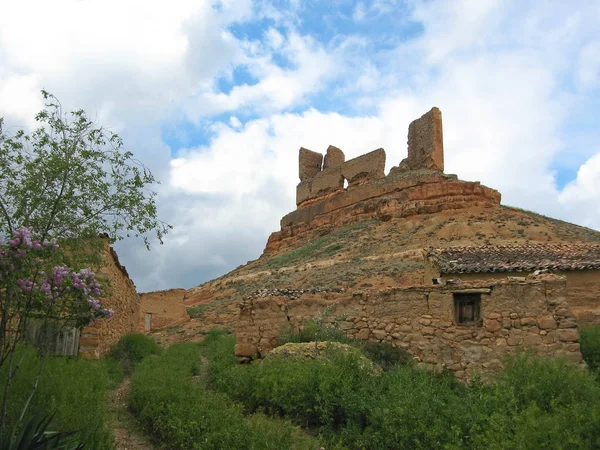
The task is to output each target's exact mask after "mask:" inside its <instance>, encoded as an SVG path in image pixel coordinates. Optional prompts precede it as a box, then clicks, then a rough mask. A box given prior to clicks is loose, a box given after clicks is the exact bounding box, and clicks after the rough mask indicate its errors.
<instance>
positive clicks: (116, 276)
mask: <svg viewBox="0 0 600 450" xmlns="http://www.w3.org/2000/svg"><path fill="white" fill-rule="evenodd" d="M102 258H103V264H102V267H101V269H100V270H97V271H96V276H97V278H98V279H99V280H101V281H102V282H103V284H104V285H105V289H106V290H107V291H108V294H109V295H107V296H106V297H104V298H101V299H100V301H101V302H102V303H103V304H104V305H105V306H106V307H107V308H110V309H112V310H113V311H114V316H113V317H112V318H110V319H108V320H106V319H99V320H97V321H96V322H94V323H93V324H91V325H90V326H87V327H85V328H84V329H83V330H82V331H81V337H80V340H79V352H80V353H81V354H82V355H84V356H87V357H91V358H99V357H100V356H101V355H102V354H104V353H106V352H107V351H108V350H109V349H110V346H111V345H112V344H115V343H117V342H118V341H119V339H121V338H122V337H123V336H125V335H126V334H129V333H134V332H136V331H137V330H138V324H139V316H140V299H139V296H138V294H137V292H136V289H135V285H134V284H133V281H131V279H130V278H129V274H128V273H127V270H126V269H125V267H123V266H122V265H121V264H120V263H119V258H118V257H117V254H116V252H115V251H114V249H113V248H112V247H111V246H110V244H109V242H108V239H104V252H103V255H102Z"/></svg>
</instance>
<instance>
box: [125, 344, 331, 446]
mask: <svg viewBox="0 0 600 450" xmlns="http://www.w3.org/2000/svg"><path fill="white" fill-rule="evenodd" d="M207 339H210V335H209V336H208V337H207ZM232 356H233V354H232ZM201 373H202V361H201V350H200V347H199V346H198V345H197V344H175V345H173V346H171V347H170V348H169V349H168V350H167V351H165V353H164V354H162V355H160V356H159V357H157V358H151V359H147V360H145V361H144V362H142V363H141V364H140V365H139V366H138V367H137V368H136V371H135V373H134V375H133V377H132V384H131V397H130V405H131V407H132V408H133V410H134V411H135V413H136V414H137V416H138V417H139V419H140V420H141V422H142V423H143V424H144V425H145V426H146V428H147V429H148V430H149V431H151V432H152V433H153V434H154V435H155V436H156V438H157V439H158V440H159V441H160V442H162V443H163V444H164V445H168V447H169V448H171V449H240V450H243V449H252V450H254V449H256V450H259V449H286V448H287V449H299V450H300V449H307V450H310V449H317V448H320V443H319V442H318V441H317V440H315V439H313V438H311V437H309V436H306V435H304V434H302V433H301V432H300V431H299V429H298V428H297V427H294V426H293V425H292V424H291V423H290V422H289V421H285V420H282V419H272V418H269V417H266V416H265V415H263V414H255V415H252V416H250V417H246V416H244V414H243V412H242V406H241V405H240V404H238V403H236V402H234V401H233V400H231V398H229V397H228V396H227V395H226V394H223V393H219V392H215V391H212V390H209V389H207V388H206V387H205V386H204V384H203V383H202V382H201V380H200V379H198V376H199V375H200V374H201Z"/></svg>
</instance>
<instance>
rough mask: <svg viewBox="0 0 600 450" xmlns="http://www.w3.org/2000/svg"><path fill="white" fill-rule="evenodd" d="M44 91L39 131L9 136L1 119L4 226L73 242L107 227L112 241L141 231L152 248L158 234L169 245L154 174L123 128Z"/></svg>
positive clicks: (0, 221) (0, 220)
mask: <svg viewBox="0 0 600 450" xmlns="http://www.w3.org/2000/svg"><path fill="white" fill-rule="evenodd" d="M42 95H43V97H44V100H45V101H46V105H45V108H44V109H43V110H42V111H40V112H39V113H38V114H37V115H36V117H35V119H36V121H37V122H39V123H40V125H41V126H40V127H39V128H38V129H37V130H35V131H34V132H33V133H31V134H26V133H25V132H24V131H23V130H19V131H17V132H16V133H15V134H14V135H8V134H7V133H4V132H3V131H2V122H1V119H0V232H2V233H4V234H5V235H10V234H12V233H13V232H14V231H15V230H17V229H19V227H20V226H25V227H28V228H31V229H32V230H34V231H35V232H36V233H37V234H38V235H37V236H36V237H37V238H38V239H39V240H40V241H44V240H45V239H50V238H52V237H55V238H56V237H62V238H64V239H67V240H69V242H71V243H72V242H80V241H81V240H82V239H83V240H85V241H87V242H88V243H89V242H91V241H93V240H96V238H97V236H98V235H99V234H100V233H107V234H108V236H109V237H110V238H111V240H112V241H115V240H119V239H122V238H123V237H126V236H127V237H129V236H130V235H133V236H135V237H141V238H142V239H143V241H144V244H145V245H146V247H147V248H149V247H150V243H149V239H148V233H152V232H153V233H155V235H156V237H157V238H158V240H159V242H160V243H162V238H163V236H164V235H165V234H166V233H167V232H168V230H169V229H170V228H171V226H170V225H168V224H166V223H165V222H163V221H160V220H159V219H157V210H156V203H155V197H156V192H154V191H153V190H152V189H151V186H152V185H153V184H155V183H157V181H156V180H155V179H154V176H153V175H152V173H151V172H150V171H149V170H148V169H147V168H146V167H145V166H144V165H142V164H141V163H140V162H139V161H138V160H136V159H134V158H133V154H132V153H131V152H129V151H124V149H123V141H122V140H121V138H120V137H119V136H118V135H117V134H116V133H113V132H110V131H108V130H106V129H104V128H102V127H98V126H96V125H95V124H94V123H93V122H92V121H91V120H90V119H89V118H88V117H87V115H86V113H85V112H84V111H83V110H81V109H80V110H75V111H72V112H70V113H68V114H65V113H63V110H62V107H61V104H60V102H59V101H58V100H57V99H56V97H54V96H53V95H52V94H50V93H48V92H46V91H42Z"/></svg>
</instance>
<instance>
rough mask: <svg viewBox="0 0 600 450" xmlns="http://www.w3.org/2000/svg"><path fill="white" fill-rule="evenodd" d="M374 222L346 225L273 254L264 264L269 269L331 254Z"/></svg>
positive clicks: (374, 221) (366, 221) (343, 246)
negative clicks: (288, 249)
mask: <svg viewBox="0 0 600 450" xmlns="http://www.w3.org/2000/svg"><path fill="white" fill-rule="evenodd" d="M375 223H377V221H376V220H365V221H363V222H357V223H353V224H350V225H347V226H345V227H343V228H341V229H340V230H338V231H335V232H333V233H330V234H326V235H325V236H322V237H320V238H318V239H317V240H315V241H314V242H311V243H309V244H306V245H304V246H302V247H298V248H295V249H293V250H290V251H288V252H286V253H283V254H281V255H277V256H274V257H273V258H270V259H269V260H267V261H266V263H265V264H266V266H267V267H268V268H270V269H278V268H281V267H286V266H291V265H294V264H297V263H299V262H305V261H308V260H310V259H314V258H323V257H327V256H333V255H335V254H336V253H338V252H339V251H340V250H342V249H344V248H345V246H346V244H345V243H343V241H344V240H350V239H351V238H352V237H354V236H356V235H357V234H358V233H360V232H361V230H363V229H364V228H368V227H370V226H371V225H373V224H375ZM340 241H342V242H340Z"/></svg>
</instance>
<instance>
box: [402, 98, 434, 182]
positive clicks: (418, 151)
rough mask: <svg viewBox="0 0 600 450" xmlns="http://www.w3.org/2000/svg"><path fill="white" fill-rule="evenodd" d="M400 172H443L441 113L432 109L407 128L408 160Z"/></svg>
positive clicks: (403, 163) (404, 161) (405, 160)
mask: <svg viewBox="0 0 600 450" xmlns="http://www.w3.org/2000/svg"><path fill="white" fill-rule="evenodd" d="M399 167H400V170H419V169H432V170H439V171H440V172H443V171H444V138H443V133H442V112H441V111H440V110H439V109H438V108H435V107H434V108H432V109H431V111H429V112H428V113H426V114H423V116H421V118H420V119H417V120H415V121H413V122H412V123H411V124H410V125H409V126H408V158H406V159H404V160H403V161H401V162H400V166H399Z"/></svg>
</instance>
